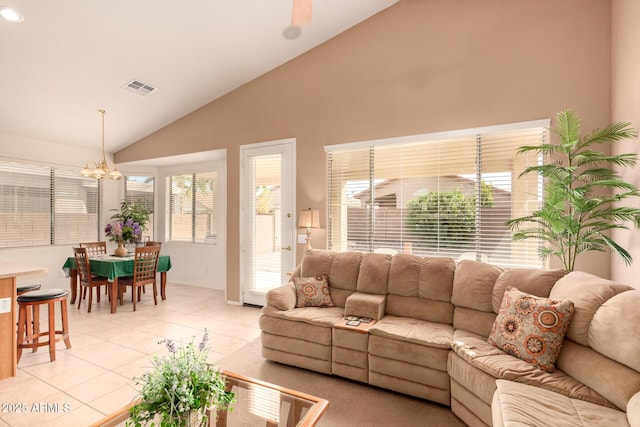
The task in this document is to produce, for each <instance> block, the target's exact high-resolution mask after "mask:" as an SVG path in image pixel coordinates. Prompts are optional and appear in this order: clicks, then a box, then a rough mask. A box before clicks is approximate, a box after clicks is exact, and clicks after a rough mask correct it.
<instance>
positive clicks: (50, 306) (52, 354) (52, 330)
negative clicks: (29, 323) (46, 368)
mask: <svg viewBox="0 0 640 427" xmlns="http://www.w3.org/2000/svg"><path fill="white" fill-rule="evenodd" d="M47 312H48V313H49V359H50V360H51V361H52V362H54V361H55V360H56V317H55V316H54V315H55V305H54V303H53V302H48V303H47Z"/></svg>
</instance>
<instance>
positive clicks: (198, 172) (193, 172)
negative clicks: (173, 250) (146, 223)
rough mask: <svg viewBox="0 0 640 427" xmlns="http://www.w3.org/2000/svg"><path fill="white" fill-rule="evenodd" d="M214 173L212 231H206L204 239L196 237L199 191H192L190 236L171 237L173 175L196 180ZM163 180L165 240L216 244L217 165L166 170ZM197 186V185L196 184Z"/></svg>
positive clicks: (218, 195) (218, 191)
mask: <svg viewBox="0 0 640 427" xmlns="http://www.w3.org/2000/svg"><path fill="white" fill-rule="evenodd" d="M208 174H214V175H215V185H214V190H213V191H212V198H213V199H212V208H211V210H212V212H214V213H215V217H214V219H213V223H214V224H215V230H214V233H213V234H212V233H208V234H207V236H205V238H204V239H200V238H198V225H199V222H198V212H197V205H198V195H199V194H200V192H198V191H192V192H191V197H190V198H189V200H190V210H191V227H190V228H191V237H190V239H174V237H173V227H174V224H173V212H172V207H173V205H172V203H173V198H174V196H173V192H172V182H173V179H174V177H178V176H190V179H191V182H192V183H193V182H197V180H198V176H202V175H208ZM164 181H165V187H166V191H165V193H166V194H165V198H166V205H167V209H166V218H165V230H166V233H165V235H166V241H167V242H172V243H190V244H197V245H208V246H217V245H218V235H219V234H220V230H219V229H218V227H219V224H218V220H219V215H218V207H219V206H218V205H219V199H218V198H219V197H220V190H219V188H220V171H219V170H218V168H217V167H215V166H214V167H211V166H209V167H206V166H204V167H197V168H193V169H190V170H184V169H176V170H172V171H171V172H167V173H165V174H164ZM196 187H197V186H196Z"/></svg>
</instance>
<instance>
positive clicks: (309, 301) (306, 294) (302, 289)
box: [293, 276, 333, 308]
mask: <svg viewBox="0 0 640 427" xmlns="http://www.w3.org/2000/svg"><path fill="white" fill-rule="evenodd" d="M293 283H294V285H296V307H297V308H300V307H333V301H332V300H331V294H330V293H329V284H328V283H327V276H319V277H296V278H294V279H293Z"/></svg>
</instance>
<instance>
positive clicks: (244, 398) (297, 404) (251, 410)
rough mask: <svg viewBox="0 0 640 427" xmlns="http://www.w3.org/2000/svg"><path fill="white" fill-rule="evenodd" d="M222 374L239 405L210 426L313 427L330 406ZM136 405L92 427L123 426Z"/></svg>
mask: <svg viewBox="0 0 640 427" xmlns="http://www.w3.org/2000/svg"><path fill="white" fill-rule="evenodd" d="M222 372H223V373H224V375H225V376H226V382H227V390H231V391H233V392H234V393H235V394H236V400H237V402H236V403H235V404H233V410H232V411H228V412H227V411H224V412H222V413H219V414H218V418H217V420H216V419H215V414H212V415H213V416H209V420H210V421H209V425H210V426H213V425H215V426H216V427H225V426H229V427H233V426H260V425H264V426H266V427H276V426H287V427H292V426H299V427H313V426H315V425H316V424H317V422H318V420H319V419H320V417H321V416H322V415H323V414H324V413H325V411H326V410H327V407H328V406H329V401H328V400H325V399H321V398H319V397H315V396H312V395H309V394H306V393H302V392H299V391H296V390H291V389H288V388H285V387H280V386H278V385H275V384H270V383H268V382H265V381H261V380H257V379H254V378H249V377H245V376H244V375H240V374H236V373H234V372H228V371H222ZM136 403H137V402H136V401H133V402H131V403H130V404H129V405H127V406H125V407H124V408H121V409H120V410H118V411H116V412H114V413H113V414H111V415H109V416H107V417H106V418H104V419H102V420H100V421H98V422H97V423H95V424H92V425H91V427H115V426H124V425H125V423H126V421H127V419H128V418H129V409H130V408H131V407H132V406H134V405H135V404H136Z"/></svg>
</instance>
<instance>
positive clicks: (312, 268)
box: [299, 249, 362, 307]
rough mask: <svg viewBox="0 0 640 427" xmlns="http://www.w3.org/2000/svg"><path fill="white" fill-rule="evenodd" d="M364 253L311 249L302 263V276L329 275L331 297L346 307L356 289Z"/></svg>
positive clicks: (334, 301)
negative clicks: (348, 299)
mask: <svg viewBox="0 0 640 427" xmlns="http://www.w3.org/2000/svg"><path fill="white" fill-rule="evenodd" d="M361 261H362V254H361V253H359V252H333V251H328V250H323V249H311V250H309V251H307V252H305V254H304V256H303V257H302V262H301V263H300V272H299V274H300V276H304V277H317V276H323V275H325V276H327V281H328V282H329V291H330V293H331V299H332V300H333V303H334V304H335V305H337V306H340V307H344V305H345V302H346V300H347V298H348V297H349V295H351V294H352V293H354V292H355V291H356V284H357V282H358V274H359V273H360V263H361Z"/></svg>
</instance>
